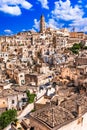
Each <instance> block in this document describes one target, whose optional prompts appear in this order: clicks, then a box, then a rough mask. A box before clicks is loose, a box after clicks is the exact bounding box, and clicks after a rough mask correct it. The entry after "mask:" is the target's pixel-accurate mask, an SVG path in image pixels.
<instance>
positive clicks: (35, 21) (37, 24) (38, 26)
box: [33, 19, 40, 31]
mask: <svg viewBox="0 0 87 130" xmlns="http://www.w3.org/2000/svg"><path fill="white" fill-rule="evenodd" d="M33 30H37V31H39V30H40V21H38V20H37V19H34V25H33Z"/></svg>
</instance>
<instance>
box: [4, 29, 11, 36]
mask: <svg viewBox="0 0 87 130" xmlns="http://www.w3.org/2000/svg"><path fill="white" fill-rule="evenodd" d="M4 32H5V33H6V34H8V35H9V34H12V33H13V32H12V31H11V30H10V29H5V30H4Z"/></svg>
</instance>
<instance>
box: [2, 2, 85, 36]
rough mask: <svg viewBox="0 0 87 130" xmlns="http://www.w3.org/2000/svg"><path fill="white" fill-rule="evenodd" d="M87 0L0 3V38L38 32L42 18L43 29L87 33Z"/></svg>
mask: <svg viewBox="0 0 87 130" xmlns="http://www.w3.org/2000/svg"><path fill="white" fill-rule="evenodd" d="M86 12H87V0H0V35H7V34H9V35H10V34H16V33H18V32H21V31H27V30H36V31H39V20H40V16H41V14H44V16H45V21H46V26H47V27H52V28H55V29H56V28H64V27H67V28H68V29H69V30H70V31H72V29H73V28H75V31H84V32H87V13H86Z"/></svg>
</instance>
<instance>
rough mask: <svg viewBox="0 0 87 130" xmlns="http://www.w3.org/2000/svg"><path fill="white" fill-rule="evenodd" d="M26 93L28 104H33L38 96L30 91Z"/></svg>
mask: <svg viewBox="0 0 87 130" xmlns="http://www.w3.org/2000/svg"><path fill="white" fill-rule="evenodd" d="M26 93H27V97H28V102H29V103H33V102H34V98H35V96H36V94H34V93H32V94H31V93H30V91H28V90H27V91H26Z"/></svg>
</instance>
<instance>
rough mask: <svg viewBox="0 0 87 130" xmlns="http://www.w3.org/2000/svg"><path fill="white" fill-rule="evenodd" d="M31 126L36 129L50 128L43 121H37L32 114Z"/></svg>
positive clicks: (45, 129) (47, 129)
mask: <svg viewBox="0 0 87 130" xmlns="http://www.w3.org/2000/svg"><path fill="white" fill-rule="evenodd" d="M30 126H31V127H34V128H35V130H50V129H49V128H48V127H46V126H45V125H43V124H42V123H40V122H38V121H36V120H35V119H34V118H32V117H31V116H30Z"/></svg>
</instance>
